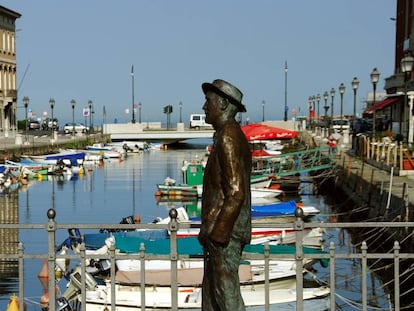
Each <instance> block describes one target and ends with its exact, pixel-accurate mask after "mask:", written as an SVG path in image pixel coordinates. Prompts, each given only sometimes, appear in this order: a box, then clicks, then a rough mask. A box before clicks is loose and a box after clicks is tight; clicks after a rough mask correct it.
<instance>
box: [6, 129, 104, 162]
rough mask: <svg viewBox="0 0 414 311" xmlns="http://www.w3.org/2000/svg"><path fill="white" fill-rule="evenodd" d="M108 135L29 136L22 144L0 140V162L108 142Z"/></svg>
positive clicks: (12, 140)
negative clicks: (52, 138)
mask: <svg viewBox="0 0 414 311" xmlns="http://www.w3.org/2000/svg"><path fill="white" fill-rule="evenodd" d="M109 141H110V140H109V136H107V135H101V134H100V133H97V134H91V135H76V136H75V137H71V136H70V135H60V136H59V137H58V138H57V139H55V140H51V139H50V137H35V136H30V137H29V139H28V140H27V141H26V142H25V143H22V144H16V143H15V139H14V138H8V139H5V138H3V139H1V140H0V162H1V163H3V162H4V161H5V160H12V161H19V160H20V158H21V156H22V155H42V154H49V153H56V152H59V150H60V149H84V148H85V147H86V146H88V145H90V144H93V143H97V142H103V143H105V142H109Z"/></svg>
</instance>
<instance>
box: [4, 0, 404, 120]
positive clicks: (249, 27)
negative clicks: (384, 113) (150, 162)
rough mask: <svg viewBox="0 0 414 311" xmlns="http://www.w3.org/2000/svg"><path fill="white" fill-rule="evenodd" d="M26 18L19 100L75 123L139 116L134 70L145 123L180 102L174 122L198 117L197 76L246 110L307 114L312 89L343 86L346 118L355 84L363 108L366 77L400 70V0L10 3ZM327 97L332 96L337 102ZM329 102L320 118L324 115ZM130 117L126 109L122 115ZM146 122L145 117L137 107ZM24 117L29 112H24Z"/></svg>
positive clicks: (272, 115)
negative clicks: (90, 111)
mask: <svg viewBox="0 0 414 311" xmlns="http://www.w3.org/2000/svg"><path fill="white" fill-rule="evenodd" d="M1 5H3V6H5V7H7V8H10V9H12V10H15V11H17V12H19V13H21V14H22V17H21V18H20V19H18V21H17V27H16V28H17V29H18V30H19V31H18V33H17V36H18V37H17V61H18V70H17V71H18V78H17V81H18V88H19V99H18V101H19V104H18V106H19V107H21V106H22V102H21V100H22V98H23V96H28V97H29V98H30V106H29V107H30V108H31V109H32V110H33V111H34V112H36V113H37V115H38V116H41V115H42V114H43V113H44V112H47V113H49V114H50V106H49V98H51V97H53V98H54V99H55V101H56V106H55V109H54V115H55V116H56V117H58V118H59V119H60V120H61V123H62V122H63V121H71V120H72V108H71V106H70V100H71V99H72V98H73V99H75V100H76V103H77V104H76V108H75V118H76V121H80V122H82V121H83V117H82V109H83V108H85V107H86V106H87V102H88V100H92V101H93V103H94V109H95V115H94V120H95V121H94V122H95V123H101V122H102V119H103V107H104V106H105V108H106V112H107V119H106V120H107V122H113V120H114V119H115V118H117V119H118V121H119V122H128V121H130V120H131V118H132V116H131V108H132V78H131V66H132V65H134V85H135V87H134V98H135V103H136V104H138V103H141V104H142V110H141V119H142V121H143V122H146V121H162V122H165V120H166V116H165V115H164V114H163V107H164V106H166V105H172V106H173V109H174V110H173V114H172V115H171V121H172V122H176V121H178V119H179V108H178V107H179V106H178V104H179V102H182V105H183V106H182V116H183V119H184V120H185V121H186V122H187V120H188V119H189V115H190V114H191V113H199V112H202V109H201V107H202V105H203V103H204V94H203V93H202V91H201V87H200V85H201V83H203V82H206V81H207V82H211V81H212V80H214V79H216V78H221V79H225V80H228V81H229V82H231V83H233V84H235V85H236V86H238V87H239V88H240V89H241V90H242V92H243V93H244V97H243V100H244V103H245V105H246V107H247V113H246V114H245V116H244V118H245V117H246V116H249V118H250V120H251V121H261V119H262V101H263V100H264V101H265V118H266V119H268V120H275V119H282V118H283V111H284V102H285V72H284V64H285V61H287V63H288V75H287V102H288V107H289V109H290V111H289V114H288V117H289V118H290V117H291V113H290V112H291V109H292V108H296V109H297V110H298V109H299V108H300V111H301V114H307V113H308V111H307V101H308V97H309V96H311V95H316V94H317V93H320V94H321V95H322V94H323V93H324V92H325V91H329V90H330V89H331V88H332V87H334V88H335V89H336V91H337V92H336V96H335V109H334V113H335V114H339V113H340V100H339V92H338V87H339V85H340V83H341V82H343V83H344V84H345V86H346V91H345V94H344V102H343V103H344V104H343V110H344V113H345V114H346V113H349V114H351V113H352V111H353V92H352V88H351V81H352V79H353V77H354V76H356V77H358V78H359V80H360V87H359V89H358V97H357V98H358V99H357V107H358V110H360V109H362V108H363V107H365V104H364V103H363V101H364V99H365V98H366V97H367V93H368V92H371V91H372V84H371V82H370V78H369V75H370V72H371V71H372V69H373V68H374V67H377V68H378V70H379V71H380V72H381V77H380V82H379V84H378V87H377V90H378V91H382V90H383V86H384V78H386V77H388V76H390V75H392V74H393V70H394V54H395V53H394V45H395V44H394V43H395V22H394V21H392V20H391V19H390V18H391V17H395V12H396V1H393V0H362V1H361V0H342V1H339V0H313V1H309V0H289V1H287V0H285V1H283V0H258V1H253V0H250V1H248V0H239V1H235V0H234V1H230V0H228V1H222V0H221V1H219V0H210V1H198V0H174V1H173V0H170V1H167V0H122V1H110V0H88V1H84V0H72V1H58V0H36V1H28V0H26V1H24V0H5V1H2V4H1ZM329 101H330V100H329ZM323 105H324V103H323V100H321V103H320V113H321V114H322V113H323V109H322V106H323ZM126 109H129V110H130V113H129V114H126V112H125V110H126ZM135 117H136V120H138V112H136V115H135ZM19 118H20V119H23V118H24V109H23V108H19Z"/></svg>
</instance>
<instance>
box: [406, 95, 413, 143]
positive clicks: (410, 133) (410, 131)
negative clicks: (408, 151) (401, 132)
mask: <svg viewBox="0 0 414 311" xmlns="http://www.w3.org/2000/svg"><path fill="white" fill-rule="evenodd" d="M407 95H408V97H409V98H410V102H409V106H408V107H409V110H408V145H409V146H410V148H411V147H412V146H413V127H414V120H413V113H412V111H413V101H414V92H413V91H410V92H408V93H407Z"/></svg>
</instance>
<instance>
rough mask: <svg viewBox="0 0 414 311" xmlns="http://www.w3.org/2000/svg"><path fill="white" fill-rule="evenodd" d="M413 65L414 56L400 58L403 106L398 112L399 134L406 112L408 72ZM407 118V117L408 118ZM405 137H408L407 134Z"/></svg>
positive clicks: (409, 115)
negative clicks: (402, 80) (402, 75)
mask: <svg viewBox="0 0 414 311" xmlns="http://www.w3.org/2000/svg"><path fill="white" fill-rule="evenodd" d="M413 65H414V58H413V57H412V56H411V55H406V56H405V57H404V58H402V59H401V63H400V66H401V71H402V72H403V73H404V108H403V109H401V113H400V134H402V122H403V119H405V120H407V119H406V113H405V110H406V109H407V96H408V95H407V84H408V80H409V74H410V73H411V71H412V70H413ZM411 113H412V112H410V111H409V112H408V117H409V118H411ZM408 120H409V119H408ZM407 139H408V134H407Z"/></svg>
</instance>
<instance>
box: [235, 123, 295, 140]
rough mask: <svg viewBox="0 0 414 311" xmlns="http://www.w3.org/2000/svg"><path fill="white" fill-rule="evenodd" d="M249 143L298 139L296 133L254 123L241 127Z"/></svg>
mask: <svg viewBox="0 0 414 311" xmlns="http://www.w3.org/2000/svg"><path fill="white" fill-rule="evenodd" d="M241 129H242V131H243V133H244V135H246V138H247V140H248V141H252V140H267V139H291V138H296V137H298V133H297V132H296V131H291V130H287V129H282V128H279V127H274V126H269V125H266V124H259V123H252V124H248V125H243V126H242V127H241Z"/></svg>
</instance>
